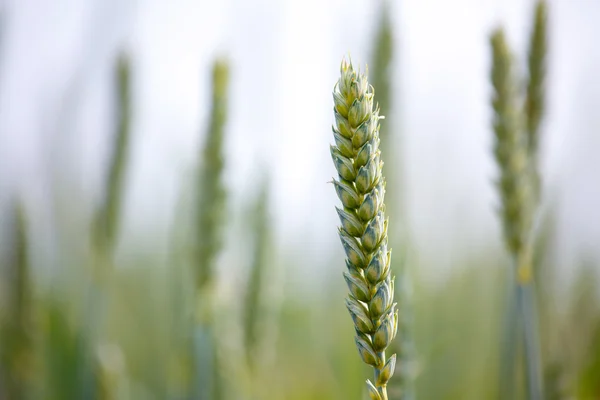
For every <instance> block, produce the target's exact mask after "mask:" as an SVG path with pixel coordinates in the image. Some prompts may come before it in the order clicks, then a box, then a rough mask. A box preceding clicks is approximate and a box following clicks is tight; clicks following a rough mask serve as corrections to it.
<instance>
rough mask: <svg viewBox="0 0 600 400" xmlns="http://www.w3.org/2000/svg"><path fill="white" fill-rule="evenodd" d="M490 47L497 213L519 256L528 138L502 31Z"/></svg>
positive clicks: (526, 212) (524, 229)
mask: <svg viewBox="0 0 600 400" xmlns="http://www.w3.org/2000/svg"><path fill="white" fill-rule="evenodd" d="M491 45H492V58H493V66H492V74H491V78H492V84H493V87H494V94H493V98H492V106H493V109H494V120H493V127H494V133H495V136H496V143H495V148H494V154H495V157H496V162H497V164H498V166H499V168H500V179H499V181H498V183H497V184H498V190H499V192H500V197H501V204H502V206H501V207H502V208H501V210H500V213H501V215H502V221H503V225H504V239H505V242H506V246H507V248H508V250H509V252H510V253H511V254H513V255H518V254H522V253H523V251H524V249H525V247H526V241H527V235H528V232H529V226H530V223H531V213H530V211H531V210H530V199H531V193H530V187H529V181H528V179H529V174H528V167H529V166H528V160H529V158H528V153H527V138H526V136H525V135H524V134H523V130H522V127H521V126H520V115H521V114H520V110H519V108H518V107H517V104H518V103H517V101H516V91H515V89H516V88H515V85H514V77H513V75H512V74H513V72H512V68H513V67H512V62H513V61H512V56H511V54H510V50H509V48H508V46H507V44H506V40H505V37H504V32H503V31H502V30H497V31H496V32H495V33H494V34H493V35H492V37H491Z"/></svg>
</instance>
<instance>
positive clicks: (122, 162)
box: [93, 55, 131, 256]
mask: <svg viewBox="0 0 600 400" xmlns="http://www.w3.org/2000/svg"><path fill="white" fill-rule="evenodd" d="M115 69H116V71H115V81H116V86H117V88H116V89H117V113H118V115H117V119H118V122H117V132H116V134H115V137H114V143H113V149H112V155H111V160H110V163H109V170H108V176H107V179H106V184H105V185H106V187H105V191H104V193H105V198H104V199H103V201H102V205H101V207H100V209H99V210H98V212H97V214H96V220H95V221H94V222H95V224H94V226H93V228H94V229H95V231H94V232H93V233H94V235H95V237H94V240H95V245H96V246H97V250H98V251H99V252H100V253H101V254H102V255H104V256H109V255H111V254H112V252H113V250H114V247H115V244H116V242H117V239H118V233H119V232H118V231H119V221H120V219H121V208H122V203H123V191H124V188H125V178H126V169H127V163H128V155H129V145H130V136H131V134H130V133H131V130H130V126H131V85H130V75H131V74H130V63H129V59H128V57H126V56H124V55H122V56H120V57H119V59H118V61H117V65H116V68H115Z"/></svg>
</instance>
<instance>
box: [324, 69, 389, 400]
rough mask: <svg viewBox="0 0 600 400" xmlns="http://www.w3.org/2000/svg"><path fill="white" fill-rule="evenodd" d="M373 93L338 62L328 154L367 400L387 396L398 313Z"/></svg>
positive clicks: (384, 399)
mask: <svg viewBox="0 0 600 400" xmlns="http://www.w3.org/2000/svg"><path fill="white" fill-rule="evenodd" d="M373 96H374V91H373V88H372V87H370V86H369V83H368V81H367V76H366V74H361V73H360V72H356V71H354V68H353V67H352V64H351V63H349V62H347V61H346V60H343V61H342V65H341V77H340V79H339V81H338V82H337V84H336V86H335V88H334V91H333V99H334V103H335V107H334V116H335V121H336V124H335V126H334V127H333V136H334V140H335V146H331V156H332V158H333V162H334V165H335V167H336V169H337V172H338V175H339V177H338V180H334V181H333V184H334V186H335V190H336V192H337V195H338V197H339V199H340V200H341V202H342V205H343V207H342V208H336V209H337V213H338V216H339V218H340V222H341V225H342V226H341V227H340V228H339V236H340V239H341V241H342V246H343V247H344V251H345V252H346V266H347V268H348V270H347V271H346V272H344V278H345V280H346V283H347V285H348V288H349V290H350V294H349V296H348V298H347V299H346V307H347V308H348V311H349V312H350V315H351V317H352V319H353V321H354V325H355V329H356V337H355V341H356V346H357V348H358V351H359V354H360V356H361V358H362V360H363V361H364V362H365V363H366V364H369V365H371V366H373V368H374V370H375V379H374V383H372V382H371V381H370V380H367V388H368V390H369V395H370V397H371V399H372V400H387V398H388V397H387V389H386V386H387V382H388V380H389V379H390V377H391V376H392V375H393V373H394V368H395V364H396V355H395V354H394V355H392V356H391V357H390V358H388V359H386V355H385V350H386V348H387V347H388V346H389V344H390V343H391V341H392V340H393V339H394V337H395V335H396V331H397V326H398V312H397V311H396V309H395V308H396V304H395V303H394V302H393V297H394V278H392V277H391V275H390V259H391V250H388V248H387V225H388V222H387V219H386V217H385V213H384V211H385V205H384V195H385V179H384V177H383V175H382V167H383V162H382V161H381V159H380V158H381V157H380V151H379V120H380V116H379V109H378V107H375V108H374V106H373V101H374V99H373Z"/></svg>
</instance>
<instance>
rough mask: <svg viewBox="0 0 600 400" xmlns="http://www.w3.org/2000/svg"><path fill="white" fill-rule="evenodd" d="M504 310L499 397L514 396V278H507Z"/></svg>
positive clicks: (516, 308)
mask: <svg viewBox="0 0 600 400" xmlns="http://www.w3.org/2000/svg"><path fill="white" fill-rule="evenodd" d="M509 286H510V287H509V290H508V294H507V302H506V312H505V317H504V327H505V329H504V334H503V338H502V354H501V360H500V362H501V365H500V388H499V391H498V393H499V395H500V399H514V398H515V366H516V358H517V347H518V341H517V337H518V335H517V332H518V331H519V327H518V320H519V318H518V312H517V310H518V299H517V291H518V290H517V287H516V284H515V281H514V279H512V276H511V279H509Z"/></svg>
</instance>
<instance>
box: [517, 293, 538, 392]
mask: <svg viewBox="0 0 600 400" xmlns="http://www.w3.org/2000/svg"><path fill="white" fill-rule="evenodd" d="M518 299H519V302H520V311H521V316H522V318H523V323H522V327H523V336H524V340H525V367H526V371H527V392H528V394H529V396H528V397H529V400H541V399H542V398H543V393H542V386H543V385H542V374H541V362H540V350H539V337H538V330H537V313H536V304H535V296H534V287H533V283H529V284H526V285H518Z"/></svg>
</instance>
